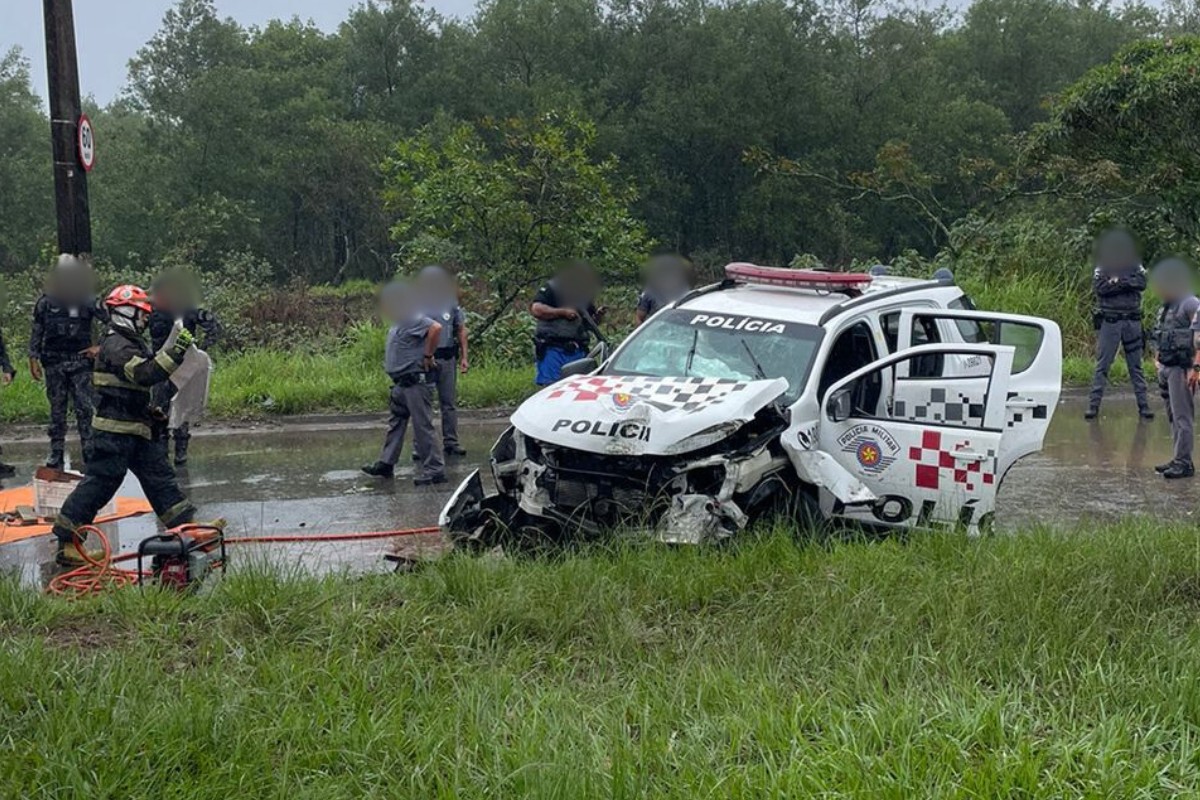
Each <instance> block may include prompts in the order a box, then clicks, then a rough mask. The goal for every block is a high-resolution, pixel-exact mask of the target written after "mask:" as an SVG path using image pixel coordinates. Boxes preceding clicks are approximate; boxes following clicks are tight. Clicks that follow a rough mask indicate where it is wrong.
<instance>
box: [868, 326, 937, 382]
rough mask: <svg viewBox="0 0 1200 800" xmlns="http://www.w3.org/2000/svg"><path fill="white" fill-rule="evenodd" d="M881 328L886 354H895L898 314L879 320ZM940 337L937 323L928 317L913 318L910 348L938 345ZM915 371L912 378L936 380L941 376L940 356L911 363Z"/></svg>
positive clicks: (898, 336)
mask: <svg viewBox="0 0 1200 800" xmlns="http://www.w3.org/2000/svg"><path fill="white" fill-rule="evenodd" d="M879 324H880V325H881V326H882V327H883V338H884V341H886V342H887V346H888V352H889V353H895V352H896V349H897V348H898V347H899V346H900V312H899V311H892V312H889V313H887V314H884V315H882V316H881V317H880V318H879ZM941 341H942V335H941V333H939V332H938V328H937V322H936V321H935V320H932V319H930V318H928V317H913V332H912V346H913V347H918V346H920V345H923V344H940V343H941ZM913 368H914V369H915V370H916V372H915V373H914V375H913V377H916V378H936V377H938V376H940V375H941V374H942V370H943V368H944V359H943V358H942V356H940V355H935V356H929V355H926V356H920V357H918V358H917V359H916V360H915V361H914V362H913Z"/></svg>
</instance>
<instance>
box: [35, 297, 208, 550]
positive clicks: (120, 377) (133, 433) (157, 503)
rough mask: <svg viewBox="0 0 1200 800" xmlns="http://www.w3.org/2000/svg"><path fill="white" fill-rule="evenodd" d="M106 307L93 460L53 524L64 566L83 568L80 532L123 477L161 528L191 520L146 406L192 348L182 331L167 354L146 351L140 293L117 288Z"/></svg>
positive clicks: (155, 416)
mask: <svg viewBox="0 0 1200 800" xmlns="http://www.w3.org/2000/svg"><path fill="white" fill-rule="evenodd" d="M105 304H106V306H107V307H108V309H109V312H110V314H111V319H110V323H109V327H108V330H107V331H105V333H104V335H103V336H102V337H101V339H100V346H99V353H98V354H97V356H96V363H95V371H94V373H93V376H92V379H93V382H94V383H95V386H96V393H97V398H98V403H97V405H98V407H97V411H96V417H95V421H94V425H95V429H96V432H95V440H94V442H93V447H92V457H91V458H89V459H88V463H87V467H86V470H85V474H84V478H83V481H82V482H80V484H79V486H78V487H76V489H75V491H73V492H72V493H71V495H70V497H68V498H67V499H66V502H64V503H63V507H62V511H61V513H60V514H59V515H58V518H57V519H56V520H55V521H54V535H55V536H56V537H57V538H58V553H57V561H58V563H59V564H61V565H63V566H74V565H78V564H80V563H82V562H83V561H84V554H83V552H82V551H81V549H80V547H79V545H78V544H77V543H76V537H77V536H79V538H81V539H82V538H83V537H82V536H81V535H80V534H79V533H78V529H79V528H80V527H82V526H85V525H90V524H92V522H93V521H94V520H95V518H96V514H97V512H99V510H100V509H101V508H103V507H104V505H105V504H106V503H107V502H108V501H109V500H111V499H112V497H113V495H115V494H116V493H117V490H118V489H119V488H120V487H121V482H122V481H124V479H125V473H126V472H127V471H129V472H132V473H133V474H134V476H135V477H137V479H138V481H139V482H140V483H141V484H142V489H143V491H144V492H145V493H146V499H147V500H149V501H150V505H151V506H152V507H153V508H154V511H155V513H157V514H158V518H159V519H160V520H161V521H162V523H163V525H165V526H167V527H168V528H174V527H177V526H179V525H183V524H186V523H189V522H191V521H192V519H193V517H194V515H195V513H196V508H195V506H193V505H192V504H191V502H190V501H189V500H188V499H187V498H186V497H185V496H184V494H183V492H182V491H180V489H179V484H178V483H176V481H175V473H174V472H173V471H172V470H171V466H170V464H168V463H167V459H166V455H165V453H164V451H163V449H162V447H161V446H160V445H159V444H158V442H157V441H156V439H157V438H158V437H160V436H162V435H163V433H164V430H163V427H164V425H165V420H164V417H163V415H162V413H161V412H160V411H158V410H157V409H155V408H154V407H153V405H152V404H151V401H150V390H151V389H152V388H153V387H154V386H155V385H157V384H159V383H161V382H162V381H164V380H166V379H167V378H169V377H170V376H171V373H173V372H174V371H175V369H176V368H177V367H178V366H179V365H180V364H181V363H182V362H183V358H184V355H185V354H186V353H187V349H188V347H190V346H191V344H192V343H193V342H194V341H195V340H194V339H193V337H192V335H191V334H190V333H188V332H187V331H186V330H184V331H181V332H180V334H179V336H178V338H177V340H176V341H175V343H174V344H173V345H172V346H171V347H168V348H164V349H162V350H159V351H158V352H154V351H153V350H151V349H150V347H149V346H148V345H147V344H146V341H145V339H144V338H143V332H144V331H145V329H146V323H147V320H148V318H149V316H150V312H151V310H152V309H151V307H150V300H149V298H148V297H147V295H146V293H145V292H144V291H143V290H142V289H140V288H138V287H137V286H118V287H117V288H116V289H114V290H113V291H112V293H111V294H109V296H108V299H107V300H106V301H105Z"/></svg>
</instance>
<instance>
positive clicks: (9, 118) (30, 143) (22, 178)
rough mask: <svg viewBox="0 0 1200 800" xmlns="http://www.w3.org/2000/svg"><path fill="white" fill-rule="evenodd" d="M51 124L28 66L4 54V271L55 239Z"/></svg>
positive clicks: (0, 82) (0, 190) (0, 60)
mask: <svg viewBox="0 0 1200 800" xmlns="http://www.w3.org/2000/svg"><path fill="white" fill-rule="evenodd" d="M48 130H49V127H48V123H47V122H46V119H45V117H44V116H43V115H42V113H41V109H40V107H39V103H38V99H37V97H36V96H35V95H34V94H33V91H32V88H31V86H30V80H29V62H28V61H26V60H25V59H24V58H22V57H21V54H20V53H19V52H17V51H16V50H10V51H8V52H7V53H0V268H2V269H5V270H8V269H13V268H17V267H20V266H23V265H25V264H29V263H30V262H32V261H33V260H34V259H35V258H37V255H38V252H39V251H40V250H41V247H42V244H43V242H44V241H46V240H47V239H49V238H51V237H52V235H53V225H54V207H53V205H52V204H51V201H50V193H49V192H48V191H46V190H45V189H46V187H47V186H48V185H49V181H50V180H51V179H52V177H51V176H52V170H51V164H50V157H49V152H50V149H49V147H48V145H47V142H46V136H47V131H48Z"/></svg>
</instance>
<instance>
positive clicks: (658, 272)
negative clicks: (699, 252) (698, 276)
mask: <svg viewBox="0 0 1200 800" xmlns="http://www.w3.org/2000/svg"><path fill="white" fill-rule="evenodd" d="M642 277H643V280H644V281H645V284H646V286H647V287H648V288H649V289H650V290H652V291H654V292H656V293H657V294H659V295H660V296H663V297H673V296H675V295H678V294H682V293H683V292H685V291H687V290H688V289H690V288H691V275H690V274H689V270H688V263H687V261H686V260H684V259H683V258H682V257H680V256H658V257H656V258H652V259H650V261H648V262H647V263H646V266H645V268H643V270H642Z"/></svg>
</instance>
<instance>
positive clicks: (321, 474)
mask: <svg viewBox="0 0 1200 800" xmlns="http://www.w3.org/2000/svg"><path fill="white" fill-rule="evenodd" d="M1083 411H1084V401H1083V399H1082V397H1081V396H1071V397H1068V398H1067V400H1066V401H1065V402H1064V403H1063V404H1062V405H1060V407H1059V409H1058V412H1057V413H1056V414H1055V418H1054V423H1053V425H1052V427H1051V432H1050V436H1049V439H1048V441H1047V443H1046V447H1045V449H1044V450H1043V451H1042V452H1041V453H1038V454H1037V455H1034V456H1030V457H1029V458H1026V459H1025V460H1023V461H1021V462H1020V464H1019V465H1018V466H1017V467H1015V468H1014V469H1013V471H1012V473H1011V474H1010V475H1009V476H1008V478H1007V479H1006V480H1005V482H1004V485H1003V486H1002V487H1001V489H1000V496H999V499H998V502H997V524H998V527H999V528H1000V529H1001V530H1014V529H1018V528H1021V527H1024V526H1027V525H1030V524H1038V523H1046V524H1061V525H1072V524H1075V523H1077V522H1079V521H1081V520H1084V519H1097V520H1101V519H1119V518H1121V517H1125V516H1130V515H1134V514H1154V515H1156V516H1160V517H1162V518H1168V519H1188V518H1191V516H1192V513H1193V511H1192V510H1193V509H1195V508H1196V507H1197V506H1198V504H1200V481H1182V482H1167V481H1164V480H1163V479H1162V478H1160V477H1158V476H1157V475H1155V474H1154V471H1153V467H1154V465H1155V464H1159V463H1162V462H1165V461H1168V460H1169V459H1170V446H1171V445H1170V431H1169V428H1168V425H1167V421H1166V416H1165V415H1164V414H1160V415H1159V418H1158V419H1156V420H1155V421H1153V422H1150V423H1142V422H1140V421H1139V420H1138V417H1137V413H1136V407H1135V405H1134V403H1133V400H1132V398H1131V397H1127V396H1120V395H1118V396H1113V397H1111V398H1110V399H1109V401H1108V402H1106V404H1105V407H1104V412H1103V414H1102V416H1101V418H1100V420H1099V421H1098V422H1092V423H1089V422H1086V421H1085V420H1084V419H1083ZM504 424H505V423H504V422H503V421H502V420H495V419H483V420H479V419H477V420H470V421H469V422H468V423H465V424H464V425H463V430H462V434H463V445H464V446H465V447H466V448H467V450H468V451H469V453H470V455H469V456H468V457H467V458H465V459H456V460H451V461H450V462H449V463H448V464H447V474H448V476H449V479H450V482H449V483H448V484H447V485H445V486H438V487H426V488H417V487H414V486H413V485H412V477H413V476H414V474H415V469H414V467H413V464H412V462H411V461H409V460H408V458H409V454H408V451H407V450H406V451H405V454H404V460H402V461H401V463H400V464H399V465H397V470H396V472H397V475H396V480H395V481H392V482H382V481H374V480H372V479H370V478H367V477H366V476H364V475H362V474H361V473H359V472H358V467H359V466H360V465H362V464H365V463H368V462H371V461H374V459H375V457H376V455H377V454H378V450H379V446H380V444H381V439H382V436H383V427H382V425H377V426H371V425H365V424H364V425H363V426H362V427H349V428H346V427H343V428H339V429H338V430H324V431H322V430H312V429H307V428H306V429H290V428H272V427H268V428H264V429H255V430H248V431H239V432H236V433H231V434H227V435H212V436H197V437H196V438H194V439H193V442H192V453H191V454H192V459H191V463H190V464H189V466H188V468H187V470H186V471H184V472H183V473H181V478H182V482H183V484H184V488H185V491H187V493H188V495H189V496H190V497H191V498H192V500H193V501H194V502H195V503H196V504H197V505H198V506H199V507H200V518H201V519H210V518H215V517H224V518H226V519H227V520H228V521H229V525H230V527H229V530H230V532H231V535H236V536H262V535H281V534H305V533H309V534H315V533H351V532H366V531H377V530H386V529H399V528H416V527H424V526H428V525H433V524H436V521H437V515H438V512H439V511H440V510H441V507H442V505H443V503H444V501H445V499H446V498H447V497H448V495H449V493H450V492H451V491H453V489H454V487H455V486H457V485H458V483H459V482H460V481H461V480H462V478H464V477H466V475H467V474H468V473H469V472H470V471H471V470H472V469H474V467H475V465H476V464H477V463H485V462H486V458H487V454H488V451H489V450H490V449H491V446H492V443H493V442H494V441H495V438H496V436H497V435H498V434H499V433H500V431H501V430H502V429H503V427H504ZM4 453H5V456H6V458H8V459H11V460H12V461H13V462H14V463H15V464H16V465H17V466H18V468H19V470H20V475H21V476H25V478H24V479H25V480H27V479H28V476H29V475H30V474H31V472H32V471H33V469H34V468H35V467H36V465H37V464H38V463H39V462H40V460H41V459H42V458H44V456H45V451H44V445H43V444H42V443H40V442H38V443H29V442H24V443H20V444H13V445H8V446H6V447H5V449H4ZM14 485H15V484H14ZM139 493H140V491H139V487H138V485H137V482H136V481H134V480H133V479H129V480H127V481H126V484H125V486H124V487H123V488H122V494H128V495H138V494H139ZM108 528H109V531H110V537H111V538H113V539H114V544H115V545H119V548H120V552H131V551H133V550H135V549H136V547H137V543H138V542H140V541H141V540H142V539H144V538H145V537H147V536H150V535H152V534H154V533H155V532H156V526H155V521H154V519H153V517H151V516H145V517H140V518H136V519H133V520H126V521H124V522H122V523H120V524H119V525H111V526H108ZM414 544H416V543H415V542H414ZM423 544H424V545H426V546H427V545H428V544H429V541H428V540H427V539H426V540H425V542H423ZM393 547H394V540H376V541H371V542H364V543H352V544H346V543H315V542H314V543H309V544H303V543H302V544H297V545H291V544H289V545H282V546H270V547H259V546H253V547H251V546H247V547H241V548H237V549H235V551H234V556H233V557H234V558H235V559H247V558H249V559H252V560H258V561H261V560H264V559H266V560H269V561H270V562H271V563H272V564H273V565H277V566H279V567H280V568H283V569H300V570H306V571H310V572H318V573H327V572H342V571H348V572H351V573H359V572H364V571H381V570H385V569H388V568H389V567H388V565H387V564H386V562H384V561H383V555H384V554H385V553H388V552H391V550H392V548H393ZM52 550H53V545H52V542H51V540H50V539H49V537H43V538H41V539H36V540H32V541H26V542H20V543H16V544H11V545H5V546H3V547H0V568H5V567H11V568H16V569H17V570H19V571H20V573H21V575H22V576H23V579H24V580H25V581H26V582H28V583H30V584H41V583H43V582H44V581H45V579H46V578H47V576H48V575H49V574H50V566H49V563H48V562H49V561H50V558H51V554H52Z"/></svg>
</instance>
